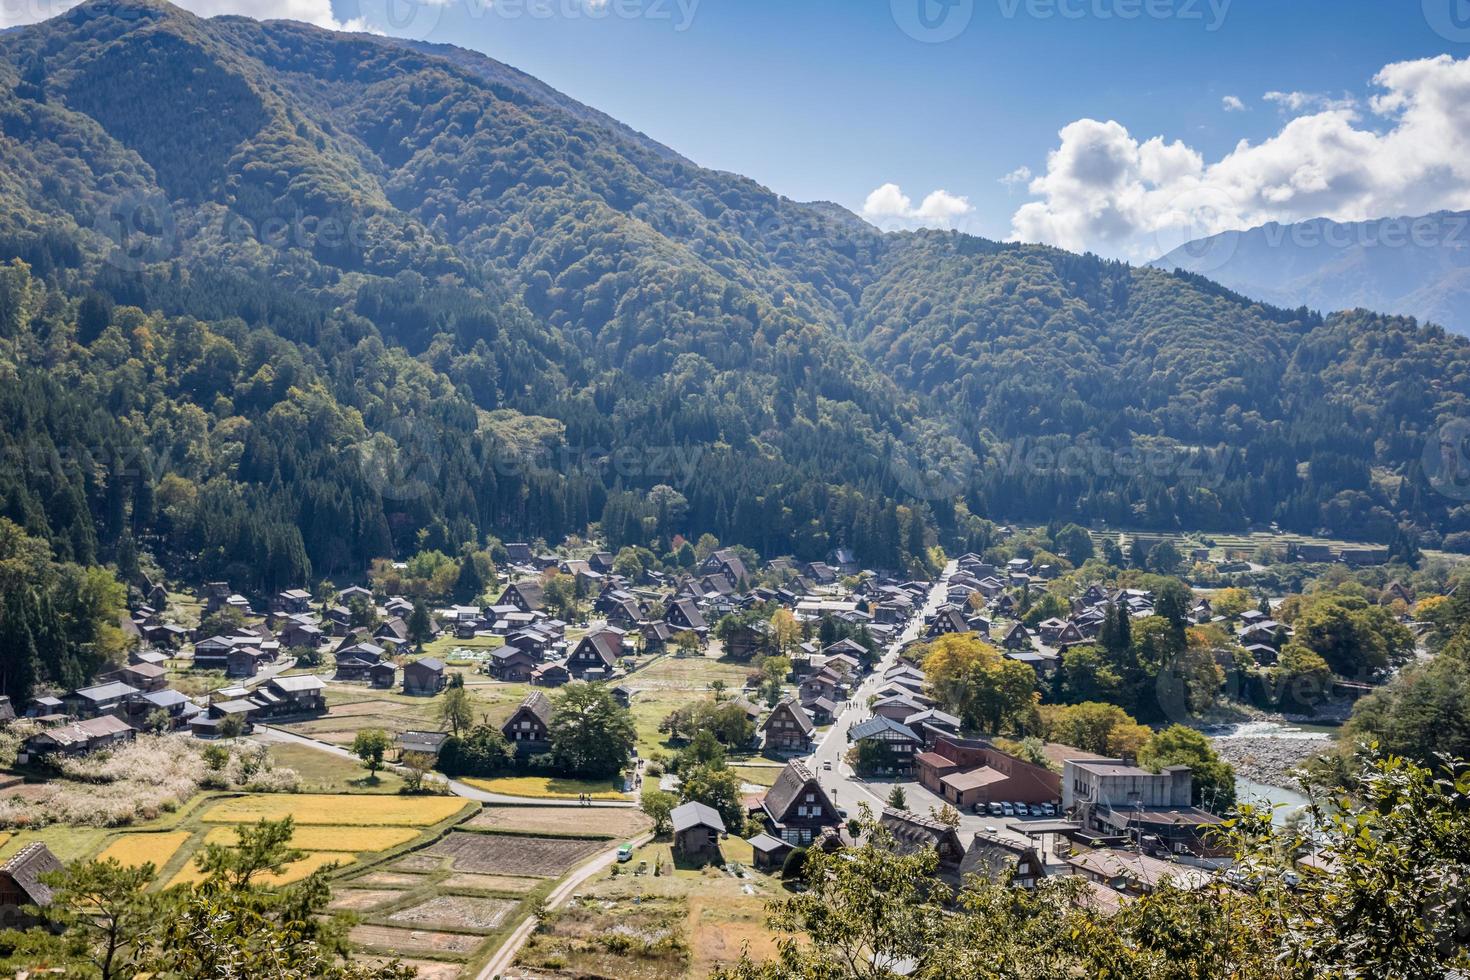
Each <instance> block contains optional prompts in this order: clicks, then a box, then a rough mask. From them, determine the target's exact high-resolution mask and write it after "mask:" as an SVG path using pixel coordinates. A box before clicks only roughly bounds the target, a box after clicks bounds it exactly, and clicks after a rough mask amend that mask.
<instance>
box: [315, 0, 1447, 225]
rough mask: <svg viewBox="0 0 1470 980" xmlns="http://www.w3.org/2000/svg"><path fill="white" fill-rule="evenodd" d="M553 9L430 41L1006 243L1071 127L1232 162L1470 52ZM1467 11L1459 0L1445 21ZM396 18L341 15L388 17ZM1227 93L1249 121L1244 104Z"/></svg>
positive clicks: (451, 17)
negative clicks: (1313, 100)
mask: <svg viewBox="0 0 1470 980" xmlns="http://www.w3.org/2000/svg"><path fill="white" fill-rule="evenodd" d="M529 2H532V3H534V2H538V0H529ZM540 2H545V3H546V4H547V7H546V8H545V9H546V10H547V11H549V12H550V13H551V14H552V15H551V16H541V17H533V16H531V14H530V13H529V11H528V9H527V8H521V7H518V6H514V5H512V6H503V5H502V6H501V7H499V8H496V7H487V6H485V5H484V0H471V2H468V3H466V2H451V3H450V4H449V5H448V6H446V7H444V8H443V9H442V10H439V11H435V14H437V17H435V18H433V19H432V20H433V23H432V25H431V26H432V33H431V37H432V38H433V39H434V40H441V41H449V42H453V43H458V44H461V45H465V46H469V47H473V48H476V49H478V50H481V51H484V52H485V53H487V54H489V55H491V56H493V57H495V58H497V59H500V60H502V61H505V62H507V63H509V64H511V65H514V66H516V67H518V68H521V69H523V70H525V71H528V72H530V73H531V74H533V75H535V76H537V77H539V78H541V79H542V80H544V81H546V82H548V83H549V84H551V85H553V86H555V87H557V88H559V89H561V90H562V91H564V92H566V93H568V94H570V95H572V96H574V97H576V98H578V99H580V100H582V101H585V102H587V103H589V104H591V105H594V106H596V107H597V108H600V109H602V110H604V111H606V112H608V113H610V114H611V115H613V116H615V117H617V118H619V119H621V120H623V121H624V122H626V123H628V124H630V125H632V126H634V127H635V128H638V129H641V130H643V131H644V132H646V133H648V134H649V135H651V136H653V137H655V138H656V139H659V140H661V141H663V142H665V143H667V144H668V145H670V146H672V147H674V148H675V149H677V150H679V151H680V152H682V153H684V154H685V155H687V156H689V157H690V158H692V159H693V160H695V161H696V162H698V163H701V164H704V165H706V166H710V167H715V168H718V169H723V170H731V171H735V172H739V173H742V174H746V175H748V176H750V177H753V178H755V179H757V180H759V181H761V182H762V183H764V184H766V185H768V186H770V187H771V188H773V189H775V190H776V191H778V192H780V193H783V194H786V195H788V196H791V197H794V198H798V199H803V200H807V199H830V200H835V201H837V202H838V203H840V204H843V205H845V206H847V207H850V208H852V209H853V210H857V211H860V210H861V209H862V207H863V204H864V201H865V199H866V197H867V195H868V194H869V193H870V192H871V191H873V190H874V188H876V187H879V186H880V185H882V184H885V183H890V182H891V183H895V184H898V185H900V186H901V187H902V188H903V191H904V193H905V194H907V195H909V196H910V197H911V198H912V199H913V202H914V204H915V206H917V203H918V202H919V200H920V199H921V198H922V197H924V196H925V195H927V194H929V193H930V192H931V191H933V190H935V189H941V188H942V189H944V190H945V191H947V192H949V193H950V194H952V195H956V196H964V197H966V198H967V199H968V201H969V202H970V204H971V205H972V207H973V209H974V210H973V212H972V213H971V214H970V215H969V216H968V217H967V219H966V225H965V227H966V228H967V229H968V230H973V231H976V232H977V233H982V234H988V235H990V236H992V237H997V238H1000V237H1008V236H1009V235H1010V234H1011V231H1012V229H1011V222H1012V216H1013V213H1014V212H1015V211H1016V209H1017V208H1018V206H1019V205H1020V204H1021V203H1023V202H1025V201H1026V200H1027V199H1028V195H1027V193H1026V192H1025V188H1024V185H1022V184H1019V183H1013V184H1011V185H1006V184H1003V183H1001V178H1002V177H1003V176H1004V175H1006V174H1008V173H1012V172H1013V171H1015V170H1017V168H1019V167H1023V166H1024V167H1027V168H1029V169H1030V170H1031V171H1032V172H1033V173H1040V172H1041V171H1043V170H1044V169H1045V167H1046V161H1047V154H1048V152H1049V151H1051V150H1053V149H1055V148H1056V147H1057V145H1058V136H1057V133H1058V130H1060V129H1061V128H1062V127H1063V126H1065V125H1067V124H1069V123H1071V122H1073V121H1074V120H1078V119H1082V118H1092V119H1096V120H1102V121H1106V120H1116V121H1118V122H1119V123H1121V124H1122V125H1123V126H1124V127H1126V129H1127V130H1128V131H1129V132H1130V133H1131V134H1132V135H1133V136H1134V137H1135V138H1136V139H1138V140H1146V139H1148V138H1149V137H1153V136H1163V137H1165V139H1166V140H1168V141H1173V140H1181V141H1183V142H1184V143H1187V144H1188V145H1189V146H1190V147H1192V148H1193V149H1194V150H1196V151H1198V152H1199V153H1200V154H1201V155H1203V157H1204V158H1205V159H1206V160H1210V161H1213V160H1216V159H1218V158H1219V157H1221V156H1223V155H1225V154H1227V153H1229V152H1230V150H1231V149H1232V148H1233V147H1234V146H1235V144H1236V143H1237V142H1238V141H1239V140H1241V139H1248V140H1251V141H1252V142H1253V143H1259V142H1261V141H1263V140H1266V139H1269V138H1270V137H1271V136H1272V135H1274V134H1276V133H1277V132H1278V131H1279V130H1280V129H1281V128H1282V126H1283V124H1284V122H1285V121H1286V119H1287V118H1288V117H1289V116H1290V115H1291V112H1290V110H1289V107H1287V106H1283V105H1280V104H1267V103H1264V102H1263V101H1262V96H1263V95H1264V94H1265V93H1266V92H1268V91H1277V92H1284V93H1291V92H1301V93H1313V94H1323V95H1327V96H1331V97H1334V98H1340V97H1341V96H1342V95H1343V94H1344V93H1347V94H1349V95H1352V96H1354V97H1356V98H1358V99H1364V98H1365V97H1366V96H1368V95H1370V94H1372V86H1371V80H1372V79H1373V77H1374V75H1375V74H1376V73H1377V72H1378V71H1379V70H1380V69H1382V68H1383V67H1384V66H1385V65H1386V64H1389V63H1391V62H1399V61H1406V60H1412V59H1419V58H1425V57H1428V56H1433V55H1439V54H1444V53H1449V54H1452V55H1454V56H1455V57H1457V58H1464V57H1466V56H1467V55H1470V44H1466V43H1463V42H1460V43H1456V41H1454V40H1451V39H1447V38H1446V37H1443V36H1441V35H1440V34H1438V33H1436V32H1435V31H1434V30H1433V29H1432V27H1431V25H1430V23H1429V18H1427V17H1426V16H1425V13H1424V11H1423V10H1421V4H1420V0H1332V2H1327V0H1213V6H1212V5H1211V0H1131V6H1130V0H1059V3H1060V6H1057V5H1054V4H1050V3H1048V2H1047V0H960V2H959V4H958V5H957V6H955V7H953V8H952V9H949V10H947V11H946V10H945V8H943V7H941V6H939V3H940V2H941V0H893V3H892V4H890V3H889V2H888V0H783V2H774V0H624V4H625V5H624V6H622V7H620V8H619V7H617V6H609V7H608V8H606V9H605V10H604V11H603V14H602V16H591V15H589V13H588V11H587V9H586V8H583V7H581V6H580V3H579V0H540ZM612 2H613V3H614V4H615V3H616V0H612ZM681 2H682V3H683V4H684V6H680V3H681ZM944 2H953V0H944ZM1428 2H1429V3H1430V4H1431V5H1432V4H1433V3H1435V2H1436V0H1428ZM1462 2H1464V0H1444V6H1445V7H1446V8H1447V10H1446V13H1447V14H1448V12H1449V11H1448V8H1449V7H1450V6H1451V5H1452V4H1454V3H1462ZM919 3H926V4H931V5H932V6H930V7H929V11H930V14H931V16H930V23H933V24H938V25H939V27H938V31H939V32H940V33H952V32H953V30H954V29H955V28H957V27H959V26H960V25H962V24H963V25H965V26H964V29H963V30H960V31H959V33H958V35H957V36H956V37H954V38H952V39H950V40H945V41H942V42H939V43H924V42H922V41H920V40H916V39H915V38H914V37H912V36H910V34H909V33H906V32H905V30H904V29H903V27H902V26H901V24H900V21H903V22H905V23H906V24H908V25H909V26H912V25H913V24H914V23H917V21H916V19H915V18H916V14H917V4H919ZM1148 3H1155V4H1156V6H1153V7H1149V6H1148V5H1147V4H1148ZM381 4H382V0H360V2H359V0H346V2H342V0H336V2H335V9H336V11H337V14H338V16H339V17H341V18H343V19H344V20H345V19H347V18H349V17H352V16H355V15H361V16H365V17H366V18H367V19H369V20H370V21H372V20H375V19H377V17H378V16H380V11H381V10H382V6H381ZM1464 6H1465V10H1466V14H1467V16H1470V2H1464ZM1063 9H1065V10H1066V11H1067V12H1068V13H1067V15H1065V16H1064V15H1063V13H1062V12H1061V11H1062V10H1063ZM1131 11H1137V12H1138V13H1137V14H1136V16H1134V17H1132V18H1129V19H1125V17H1127V15H1128V14H1129V13H1130V12H1131ZM1150 11H1152V12H1151V13H1150ZM946 14H947V15H948V17H949V20H946V19H945V16H946ZM375 15H376V16H375ZM630 15H631V16H630ZM1165 15H1167V16H1165ZM967 17H968V21H967V22H966V18H967ZM1451 23H1453V22H1451ZM429 26H430V25H429V19H428V18H419V19H418V21H417V22H413V21H410V22H409V23H408V24H407V25H406V26H405V27H402V28H400V29H404V30H406V31H407V32H409V33H412V32H414V31H417V32H419V33H423V32H424V31H425V30H427V29H428V27H429ZM919 33H922V31H919ZM1226 96H1234V97H1235V98H1238V99H1240V100H1241V101H1242V103H1243V104H1244V106H1245V109H1244V111H1227V110H1226V109H1225V108H1224V104H1223V100H1224V98H1225V97H1226ZM1367 125H1368V128H1372V125H1371V120H1370V121H1368V122H1367Z"/></svg>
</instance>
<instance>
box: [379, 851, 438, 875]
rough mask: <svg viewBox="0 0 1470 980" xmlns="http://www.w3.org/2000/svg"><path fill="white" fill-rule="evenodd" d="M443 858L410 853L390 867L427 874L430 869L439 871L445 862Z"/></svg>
mask: <svg viewBox="0 0 1470 980" xmlns="http://www.w3.org/2000/svg"><path fill="white" fill-rule="evenodd" d="M443 863H444V860H443V858H437V857H434V856H433V855H432V854H409V855H406V856H404V857H402V858H400V859H399V860H397V861H394V862H393V863H392V864H391V865H389V867H391V868H392V869H393V870H394V871H409V872H412V873H414V874H426V873H428V872H430V871H438V870H439V865H441V864H443Z"/></svg>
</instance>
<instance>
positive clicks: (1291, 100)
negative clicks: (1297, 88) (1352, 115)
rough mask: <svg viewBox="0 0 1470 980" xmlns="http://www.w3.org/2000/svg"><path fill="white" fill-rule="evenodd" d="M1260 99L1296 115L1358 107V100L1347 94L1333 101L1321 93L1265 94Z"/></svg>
mask: <svg viewBox="0 0 1470 980" xmlns="http://www.w3.org/2000/svg"><path fill="white" fill-rule="evenodd" d="M1261 99H1262V100H1263V101H1265V102H1269V103H1271V104H1273V105H1275V106H1276V107H1277V108H1278V109H1280V110H1281V111H1282V112H1286V113H1298V112H1301V111H1303V110H1306V109H1310V110H1312V111H1313V112H1332V111H1334V110H1339V109H1356V108H1357V107H1358V100H1357V99H1355V98H1353V97H1352V96H1351V95H1348V94H1347V93H1343V95H1342V97H1341V98H1336V99H1334V98H1333V97H1332V96H1330V95H1326V94H1324V93H1322V92H1267V93H1266V94H1265V95H1263V96H1261Z"/></svg>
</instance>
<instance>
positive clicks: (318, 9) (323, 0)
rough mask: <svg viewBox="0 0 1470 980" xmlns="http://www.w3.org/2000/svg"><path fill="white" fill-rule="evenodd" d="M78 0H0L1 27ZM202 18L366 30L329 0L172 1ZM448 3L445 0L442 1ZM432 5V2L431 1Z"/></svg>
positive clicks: (45, 15)
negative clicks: (296, 22)
mask: <svg viewBox="0 0 1470 980" xmlns="http://www.w3.org/2000/svg"><path fill="white" fill-rule="evenodd" d="M78 2H80V0H0V28H5V27H17V26H19V25H21V24H34V23H37V22H38V21H43V20H47V19H49V18H52V17H55V16H57V15H58V14H63V13H65V12H66V11H68V10H70V9H71V8H72V7H75V6H76V5H77V4H78ZM174 2H175V3H176V4H177V5H178V6H180V7H183V8H184V9H185V10H188V11H191V12H192V13H196V14H198V15H199V16H201V17H217V16H219V15H221V14H240V15H242V16H245V17H254V18H255V19H256V20H299V21H301V22H303V23H306V24H315V25H316V26H318V27H327V28H331V29H333V30H367V29H370V28H369V23H368V21H367V20H366V19H364V18H361V17H356V18H351V19H349V20H345V21H344V20H338V19H337V16H336V15H335V14H334V13H332V2H331V0H174ZM445 2H447V0H445ZM430 5H432V4H430Z"/></svg>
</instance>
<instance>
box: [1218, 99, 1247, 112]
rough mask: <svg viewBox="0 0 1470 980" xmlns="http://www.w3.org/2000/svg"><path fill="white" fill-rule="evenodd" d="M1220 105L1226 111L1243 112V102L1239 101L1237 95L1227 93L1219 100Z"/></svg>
mask: <svg viewBox="0 0 1470 980" xmlns="http://www.w3.org/2000/svg"><path fill="white" fill-rule="evenodd" d="M1220 107H1221V108H1222V109H1224V110H1225V111H1226V112H1244V111H1245V103H1244V102H1242V101H1240V97H1239V96H1235V95H1227V96H1225V98H1223V99H1221V100H1220Z"/></svg>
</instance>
